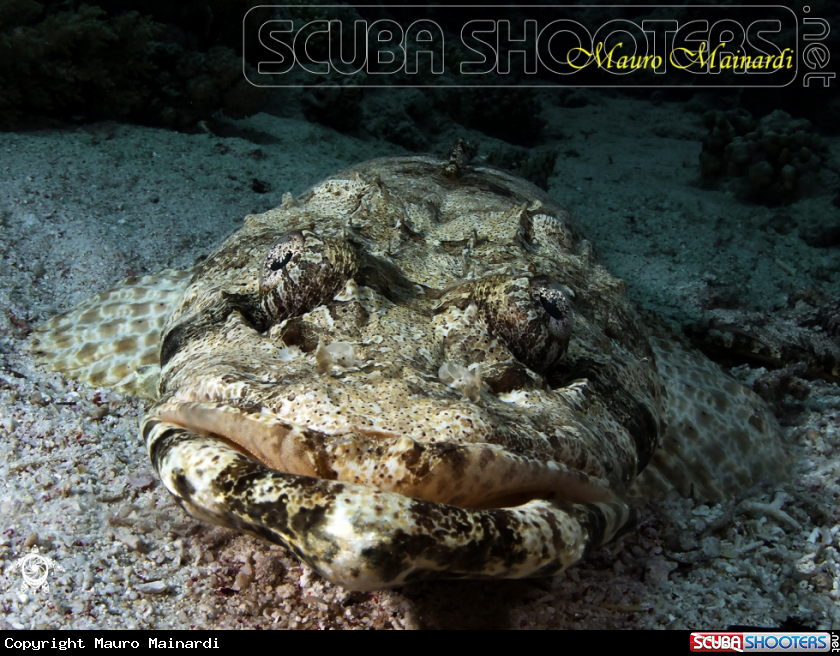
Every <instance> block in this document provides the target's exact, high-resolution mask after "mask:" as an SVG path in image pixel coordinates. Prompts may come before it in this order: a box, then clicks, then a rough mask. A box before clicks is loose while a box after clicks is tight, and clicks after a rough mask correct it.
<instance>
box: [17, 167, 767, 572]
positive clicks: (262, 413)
mask: <svg viewBox="0 0 840 656" xmlns="http://www.w3.org/2000/svg"><path fill="white" fill-rule="evenodd" d="M172 275H173V274H169V277H168V278H166V279H167V280H170V282H171V279H172ZM177 280H178V281H179V285H180V287H178V288H177V289H174V288H171V287H170V288H169V292H168V294H169V296H168V297H167V298H170V300H171V299H174V298H175V297H177V302H176V303H175V304H174V310H173V311H172V312H171V314H170V315H169V316H168V319H167V320H166V323H165V326H164V327H163V329H162V331H161V332H160V333H159V334H158V337H159V339H160V342H159V343H160V361H159V364H160V379H159V385H158V398H157V400H156V403H155V405H153V407H152V408H151V409H150V410H149V412H148V413H147V415H146V417H145V419H144V420H143V424H142V427H141V433H142V436H143V438H144V440H145V442H146V444H147V446H148V449H149V454H150V457H151V459H152V462H153V464H154V466H155V468H156V469H157V471H158V473H159V474H160V477H161V480H162V481H163V483H164V485H165V486H166V487H167V489H168V490H169V491H170V492H171V493H172V494H173V495H174V496H175V497H176V499H177V500H178V501H179V503H180V504H181V505H182V506H183V507H184V508H185V509H187V511H188V512H190V513H191V514H192V515H194V516H196V517H198V518H200V519H203V520H205V521H208V522H211V523H215V524H221V525H224V526H229V527H232V528H236V529H239V530H242V531H245V532H248V533H251V534H254V535H257V536H259V537H262V538H264V539H266V540H269V541H271V542H275V543H279V544H282V545H285V546H286V547H288V548H289V549H291V550H292V551H293V552H294V553H295V554H296V555H297V556H298V557H299V558H300V559H301V560H303V561H305V562H307V563H308V564H310V565H311V566H312V567H313V568H314V569H315V570H317V571H318V572H319V573H321V574H322V575H323V576H325V577H326V578H328V579H330V580H333V581H335V582H338V583H341V584H342V585H344V586H346V587H348V588H353V589H376V588H382V587H389V586H396V585H401V584H403V583H406V582H411V581H417V580H424V579H431V578H459V577H470V578H480V577H493V578H514V577H525V576H541V575H547V574H552V573H555V572H558V571H561V570H563V569H565V568H566V567H568V566H570V565H572V564H574V563H575V562H577V561H579V560H580V559H581V558H582V557H583V556H584V555H585V554H586V553H587V552H588V551H589V550H591V549H594V548H596V547H598V546H599V545H601V544H602V543H604V542H605V541H608V540H609V539H611V538H612V537H613V536H614V535H615V534H616V533H617V532H618V531H620V530H621V529H622V527H625V526H626V525H627V524H628V521H629V519H630V517H631V512H630V508H629V506H628V504H627V503H626V498H627V496H628V493H629V492H630V488H631V486H632V485H633V484H634V482H635V481H636V479H637V477H638V475H639V473H640V472H642V470H644V469H645V467H646V466H647V465H648V464H649V463H650V462H651V459H652V458H653V459H654V460H655V462H656V465H655V466H652V467H651V468H649V471H648V472H647V473H646V480H647V481H648V482H649V483H650V488H651V489H653V488H656V487H659V488H662V487H667V486H669V485H673V484H674V483H675V482H678V487H681V488H684V487H686V484H687V483H690V485H691V486H692V489H693V490H694V492H695V493H698V492H699V493H704V494H706V495H708V496H709V497H710V498H720V497H721V496H722V495H725V494H727V493H728V491H730V490H732V489H733V488H736V487H738V486H741V487H745V486H748V485H749V484H751V483H752V482H754V481H755V480H758V479H760V478H763V477H772V476H774V475H778V473H779V464H778V463H780V462H781V461H782V458H781V453H782V450H781V443H780V440H779V432H778V428H777V426H776V424H775V423H774V421H773V419H772V416H770V414H769V412H768V411H767V409H766V407H764V406H763V404H762V403H761V402H760V400H758V399H757V397H754V395H751V393H749V392H748V391H746V390H744V389H743V388H742V387H740V386H737V384H736V383H734V382H733V381H729V380H727V379H726V378H725V377H724V375H723V374H722V373H721V372H720V371H719V370H717V369H716V368H715V367H714V365H711V364H710V363H709V364H708V366H706V364H705V362H706V361H704V360H702V358H699V356H696V355H695V354H690V353H688V352H687V351H685V349H682V348H680V349H675V348H672V347H671V346H669V345H668V343H667V342H657V341H656V340H654V341H653V344H654V345H653V346H652V341H651V339H649V335H648V331H647V329H646V328H645V327H644V325H643V324H642V322H641V321H640V319H639V317H638V315H637V314H636V312H635V310H634V308H633V306H632V304H631V303H630V302H629V301H628V299H627V297H626V294H625V290H624V283H623V282H622V281H620V280H618V279H616V278H614V277H613V276H611V275H610V274H609V273H608V272H607V271H606V270H605V269H604V268H603V266H601V264H600V263H599V261H598V258H597V256H596V254H595V252H594V250H593V248H592V247H591V245H590V244H589V242H587V241H586V239H585V238H584V236H583V233H582V232H581V230H580V229H579V228H578V227H577V226H576V225H575V224H574V222H573V220H572V218H571V216H570V215H569V213H568V212H567V211H566V210H565V209H564V208H562V207H561V206H560V205H558V204H557V203H556V202H555V201H553V200H552V199H551V198H550V197H549V196H548V195H546V194H545V193H543V192H542V191H540V190H539V189H537V188H536V187H534V186H533V185H531V184H529V183H527V182H525V181H524V180H521V179H519V178H516V177H514V176H511V175H508V174H506V173H503V172H501V171H498V170H495V169H490V168H483V167H469V166H462V167H461V168H459V176H450V175H448V172H447V169H446V162H444V161H442V160H439V159H437V158H433V157H428V156H412V157H399V158H387V159H380V160H374V161H371V162H367V163H364V164H361V165H358V166H355V167H352V168H350V169H346V170H344V171H340V172H338V173H336V174H335V175H333V176H331V177H330V178H328V179H326V180H325V181H323V182H321V183H319V184H318V185H316V186H314V187H313V188H311V189H310V190H309V191H307V192H306V193H304V194H303V195H302V196H301V197H300V198H298V199H297V200H293V199H291V198H290V197H287V198H286V199H284V203H283V205H282V206H281V207H279V208H277V209H275V210H272V211H270V212H267V213H265V214H261V215H255V216H249V217H247V218H246V220H245V224H244V226H243V227H242V228H241V229H240V230H239V231H237V232H236V233H234V234H233V235H232V236H231V237H230V238H229V239H228V240H227V241H225V242H224V243H223V244H222V245H221V246H220V247H219V248H217V249H216V251H215V252H213V253H212V254H211V255H210V256H209V257H208V258H207V260H206V261H205V262H204V263H203V264H202V265H201V266H200V267H199V268H198V270H197V271H196V272H195V273H194V274H193V275H192V277H191V278H190V279H189V282H188V284H187V283H186V281H185V280H184V279H183V278H178V279H177ZM155 287H156V285H155V283H154V281H153V280H152V279H149V280H147V282H146V283H142V281H141V283H135V289H136V290H137V291H136V302H135V305H138V304H139V305H142V304H144V303H145V304H146V305H148V303H146V301H145V299H146V296H148V295H154V294H155V293H157V292H156V291H155ZM176 287H177V285H176ZM159 297H160V295H159V294H158V302H162V301H161V299H160V298H159ZM95 307H97V303H95V302H93V303H90V304H89V306H88V307H87V308H86V309H85V312H86V313H87V314H86V315H85V316H86V317H87V318H86V321H87V323H86V324H85V325H87V326H88V328H87V329H86V330H88V332H87V333H86V335H87V337H86V339H87V340H88V341H87V344H81V343H80V341H79V339H77V338H76V337H74V328H73V321H74V315H73V313H72V312H71V313H69V314H68V315H65V316H64V317H59V318H57V319H55V320H53V322H51V323H50V324H47V325H46V326H45V327H44V328H43V329H42V330H41V331H40V332H39V333H38V334H37V335H36V343H35V346H34V348H33V352H34V353H35V354H36V355H37V354H39V353H40V354H41V357H42V359H44V360H46V361H47V362H48V363H50V362H51V363H52V364H53V366H55V367H56V368H59V369H62V370H65V371H69V372H72V374H73V375H75V376H77V377H80V378H82V379H83V380H85V379H86V372H85V368H86V366H88V367H90V368H91V370H93V366H92V365H90V364H86V360H85V357H84V356H83V354H81V353H80V352H79V350H80V349H81V348H84V349H86V353H88V354H89V353H90V352H92V347H91V346H90V345H89V344H90V343H94V342H96V339H94V338H93V333H91V330H94V328H95V326H91V323H95V322H92V315H91V313H92V312H93V311H94V310H93V309H92V308H95ZM112 314H113V313H112ZM139 314H142V311H134V312H132V311H130V310H126V311H125V313H124V317H123V318H124V320H125V321H129V322H131V321H137V320H138V318H137V316H136V315H139ZM77 316H81V315H77ZM103 323H107V321H106V320H105V319H104V318H103ZM148 327H149V326H148V325H147V326H146V332H145V333H144V332H143V330H141V329H140V328H141V326H139V325H137V326H136V328H137V329H136V330H134V331H132V329H131V328H130V327H129V328H124V331H125V332H126V333H132V332H134V333H136V334H138V335H139V334H149V331H148ZM111 332H113V329H112V330H111ZM109 339H110V340H111V341H110V342H109V343H112V342H113V339H112V338H109ZM144 339H145V340H147V339H148V337H144ZM144 343H145V342H144ZM59 344H61V345H63V346H61V347H60V348H59V346H58V345H59ZM128 346H129V344H128V342H123V343H122V344H121V345H120V346H119V348H117V347H113V346H104V345H101V344H100V345H98V346H97V348H98V349H99V350H100V351H101V352H102V353H108V352H110V353H111V356H110V361H111V362H112V364H113V366H114V367H115V368H119V369H120V370H119V372H117V373H114V374H113V375H110V376H108V375H107V373H103V372H104V369H103V367H105V364H104V362H106V361H108V358H107V357H106V358H105V359H104V360H103V359H102V357H100V362H99V363H98V364H97V365H96V366H97V367H98V369H97V370H96V371H95V372H93V373H94V374H95V375H92V376H90V377H87V378H90V379H92V380H94V381H95V382H98V383H100V384H102V383H106V384H114V385H122V387H123V388H124V389H127V390H129V391H134V392H137V391H142V390H143V389H148V381H149V379H150V378H152V379H153V378H154V377H153V375H152V373H157V370H156V369H154V365H153V364H152V365H150V364H149V363H148V362H147V360H148V357H147V356H148V354H144V358H145V359H144V360H143V364H144V366H145V368H144V369H140V370H139V372H140V373H139V374H135V379H134V380H133V379H132V378H131V376H130V375H129V374H130V371H131V370H132V368H134V369H137V365H139V364H140V363H139V362H136V361H133V360H131V357H132V350H131V349H130V348H128ZM698 363H699V364H698ZM149 367H152V369H151V370H150V369H149ZM704 367H705V368H704ZM686 371H687V372H689V375H687V377H685V378H684V379H683V378H681V372H686ZM118 374H121V375H118ZM663 381H664V382H663ZM725 384H731V385H732V386H736V387H737V389H736V387H732V388H731V389H730V390H729V392H723V393H722V394H721V395H718V396H715V395H714V394H710V393H707V391H706V390H708V389H710V388H711V389H715V388H722V387H723V386H724V385H725ZM669 388H670V389H673V390H675V391H674V393H672V394H671V396H670V397H669ZM735 397H737V398H738V401H737V402H736V403H735V404H729V405H728V404H727V399H728V398H735ZM692 404H693V405H692ZM692 431H693V432H692ZM663 435H664V436H666V438H667V439H666V442H667V444H668V448H667V449H666V450H664V451H663V450H661V449H660V450H659V451H656V453H655V449H656V444H657V441H658V440H660V439H661V438H662V436H663ZM683 435H687V436H688V437H687V438H686V439H685V440H683V439H682V436H683ZM721 444H726V446H723V447H722V446H721ZM730 445H731V447H730ZM759 447H760V448H759ZM721 449H723V456H721ZM730 450H731V455H732V456H733V458H731V459H730V458H729V457H728V456H729V455H730V453H729V451H730ZM753 451H755V452H756V454H755V455H753V453H752V452H753ZM759 451H760V452H761V453H760V454H759V453H758V452H759ZM683 491H684V492H688V491H690V490H683Z"/></svg>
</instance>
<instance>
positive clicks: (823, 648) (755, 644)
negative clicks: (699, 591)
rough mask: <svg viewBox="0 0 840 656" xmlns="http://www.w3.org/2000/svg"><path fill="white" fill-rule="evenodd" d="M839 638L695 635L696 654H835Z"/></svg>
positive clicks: (743, 633) (819, 635)
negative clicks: (834, 646) (835, 646)
mask: <svg viewBox="0 0 840 656" xmlns="http://www.w3.org/2000/svg"><path fill="white" fill-rule="evenodd" d="M832 639H833V640H834V642H836V640H837V638H836V636H832V634H831V633H829V632H827V631H825V632H808V633H806V632H792V631H791V632H787V631H785V632H778V633H760V632H746V631H741V632H733V631H727V632H692V634H691V644H690V649H691V651H694V652H782V653H790V652H796V653H807V652H815V653H819V652H828V651H831V650H832V644H833V641H832Z"/></svg>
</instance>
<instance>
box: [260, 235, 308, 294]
mask: <svg viewBox="0 0 840 656" xmlns="http://www.w3.org/2000/svg"><path fill="white" fill-rule="evenodd" d="M304 243H305V240H304V238H303V234H302V233H301V232H300V231H297V230H296V231H294V232H287V233H286V234H284V235H281V236H280V238H279V239H278V240H277V241H275V242H274V243H273V244H272V245H271V248H269V249H268V254H267V255H266V256H265V261H264V262H263V266H262V269H261V270H260V292H262V293H263V294H265V293H266V292H268V291H270V290H271V289H273V288H274V287H275V286H276V285H277V284H278V283H279V282H280V277H281V276H282V275H283V272H285V271H286V269H287V266H288V265H289V263H292V264H295V263H297V261H298V260H300V257H301V255H302V254H303V247H304Z"/></svg>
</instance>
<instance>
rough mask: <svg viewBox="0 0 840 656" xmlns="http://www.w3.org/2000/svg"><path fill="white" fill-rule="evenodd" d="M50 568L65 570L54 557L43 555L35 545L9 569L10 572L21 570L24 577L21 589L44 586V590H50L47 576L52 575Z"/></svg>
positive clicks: (34, 588) (33, 588) (35, 588)
mask: <svg viewBox="0 0 840 656" xmlns="http://www.w3.org/2000/svg"><path fill="white" fill-rule="evenodd" d="M50 569H54V570H58V571H59V572H63V571H64V568H63V567H62V566H61V565H59V564H58V563H57V562H55V561H54V560H53V559H52V558H47V557H46V556H42V555H41V553H40V551H39V550H38V547H34V548H33V549H32V551H30V552H29V553H28V554H26V555H25V556H21V557H20V558H18V559H17V560H16V561H15V562H13V563H12V566H11V568H10V569H9V572H8V573H9V574H11V573H12V572H14V571H15V570H20V575H21V576H22V577H23V583H21V586H20V591H21V592H26V591H27V590H30V589H32V590H38V589H39V588H43V590H44V592H49V591H50V585H49V583H47V577H48V576H49V575H50Z"/></svg>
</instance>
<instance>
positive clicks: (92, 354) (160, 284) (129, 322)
mask: <svg viewBox="0 0 840 656" xmlns="http://www.w3.org/2000/svg"><path fill="white" fill-rule="evenodd" d="M191 276H192V274H191V273H190V272H186V271H175V270H167V271H162V272H161V273H159V274H156V275H153V276H142V277H138V278H128V279H126V280H124V281H122V282H121V283H118V284H117V285H115V286H114V287H112V288H110V289H108V290H106V291H104V292H102V293H101V294H97V295H96V296H93V297H91V298H89V299H87V300H85V301H83V302H82V303H80V304H79V305H77V306H76V307H74V308H73V309H71V310H69V311H67V312H65V313H64V314H60V315H58V316H57V317H53V318H52V319H50V320H49V321H47V322H46V323H45V324H43V325H41V326H39V327H38V328H37V329H36V330H35V332H34V333H33V334H32V356H33V357H34V358H35V359H36V360H37V361H38V362H40V363H41V364H43V365H44V366H46V367H48V368H49V369H52V370H54V371H59V372H61V373H63V374H65V375H67V376H72V377H73V378H76V379H78V380H80V381H81V382H83V383H86V384H88V385H92V386H95V387H111V388H115V389H119V390H120V391H123V392H125V393H127V394H133V395H135V396H144V397H147V398H154V397H155V396H156V395H157V380H158V378H159V376H160V335H161V331H162V330H163V326H164V324H165V323H166V320H167V319H168V318H169V316H170V315H171V314H172V311H173V310H174V308H175V305H176V303H177V302H178V299H180V297H181V295H182V294H183V293H184V291H185V290H186V288H187V285H188V284H189V282H190V278H191Z"/></svg>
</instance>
